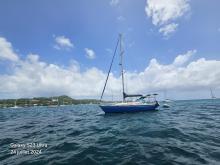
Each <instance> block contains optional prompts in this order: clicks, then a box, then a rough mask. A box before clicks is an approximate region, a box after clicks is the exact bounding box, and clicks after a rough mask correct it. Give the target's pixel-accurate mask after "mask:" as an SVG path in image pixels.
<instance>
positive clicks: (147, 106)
mask: <svg viewBox="0 0 220 165" xmlns="http://www.w3.org/2000/svg"><path fill="white" fill-rule="evenodd" d="M119 43H120V57H121V60H120V66H121V78H122V96H123V101H122V102H120V103H110V104H101V105H100V108H101V109H102V110H103V111H104V112H105V113H123V112H140V111H149V110H156V109H157V107H158V106H159V103H158V102H157V101H156V95H157V94H153V95H152V96H151V95H146V96H143V95H141V94H132V95H129V94H126V93H125V89H124V69H123V54H124V51H123V48H122V35H121V34H120V35H119V38H118V41H117V44H116V48H115V51H114V55H113V58H112V61H111V64H110V68H109V71H108V75H107V78H106V81H105V85H104V88H103V91H102V95H101V98H100V102H101V100H102V97H103V94H104V92H105V88H106V85H107V81H108V78H109V74H110V72H111V68H112V64H113V61H114V58H115V55H116V52H117V48H118V45H119ZM126 98H137V99H136V100H135V101H127V100H126ZM150 98H153V101H151V102H150V101H149V100H150ZM145 99H148V101H146V100H145Z"/></svg>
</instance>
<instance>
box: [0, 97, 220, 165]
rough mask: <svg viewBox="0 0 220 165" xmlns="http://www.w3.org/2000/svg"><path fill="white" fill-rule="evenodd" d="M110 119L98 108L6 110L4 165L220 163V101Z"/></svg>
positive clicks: (0, 158) (1, 113) (1, 126)
mask: <svg viewBox="0 0 220 165" xmlns="http://www.w3.org/2000/svg"><path fill="white" fill-rule="evenodd" d="M170 104H171V107H170V108H169V109H163V108H160V109H159V110H158V111H151V112H140V113H124V114H107V115H105V114H104V113H103V112H102V110H101V109H100V108H99V107H98V105H72V106H60V107H32V108H30V107H29V108H17V109H10V108H8V109H0V164H1V165H6V164H10V165H17V164H20V165H26V164H42V165H45V164H50V165H54V164H85V165H87V164H89V165H91V164H109V165H113V164H144V165H146V164H152V165H155V164H157V165H162V164H171V165H172V164H176V165H177V164H183V165H187V164H198V165H200V164H212V165H214V164H216V165H217V164H220V100H217V99H216V100H194V101H175V102H172V103H170Z"/></svg>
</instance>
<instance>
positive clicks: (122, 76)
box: [119, 34, 125, 102]
mask: <svg viewBox="0 0 220 165" xmlns="http://www.w3.org/2000/svg"><path fill="white" fill-rule="evenodd" d="M119 38H120V56H121V61H120V64H119V65H120V66H121V80H122V96H123V102H125V87H124V69H123V55H124V50H123V45H122V44H123V43H122V34H119Z"/></svg>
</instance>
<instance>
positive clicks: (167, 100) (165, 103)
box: [162, 90, 172, 108]
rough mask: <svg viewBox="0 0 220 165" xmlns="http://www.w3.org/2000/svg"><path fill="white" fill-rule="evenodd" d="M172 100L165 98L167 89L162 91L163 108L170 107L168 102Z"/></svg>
mask: <svg viewBox="0 0 220 165" xmlns="http://www.w3.org/2000/svg"><path fill="white" fill-rule="evenodd" d="M171 102H172V101H171V100H170V99H167V91H166V90H165V91H164V101H163V105H162V107H163V108H170V104H169V103H171Z"/></svg>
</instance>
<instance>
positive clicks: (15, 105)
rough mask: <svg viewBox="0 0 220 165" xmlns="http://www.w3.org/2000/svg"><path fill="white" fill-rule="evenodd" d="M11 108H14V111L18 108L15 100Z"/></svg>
mask: <svg viewBox="0 0 220 165" xmlns="http://www.w3.org/2000/svg"><path fill="white" fill-rule="evenodd" d="M11 108H14V109H16V108H19V107H18V106H17V99H16V100H15V103H14V106H13V107H11Z"/></svg>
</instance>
